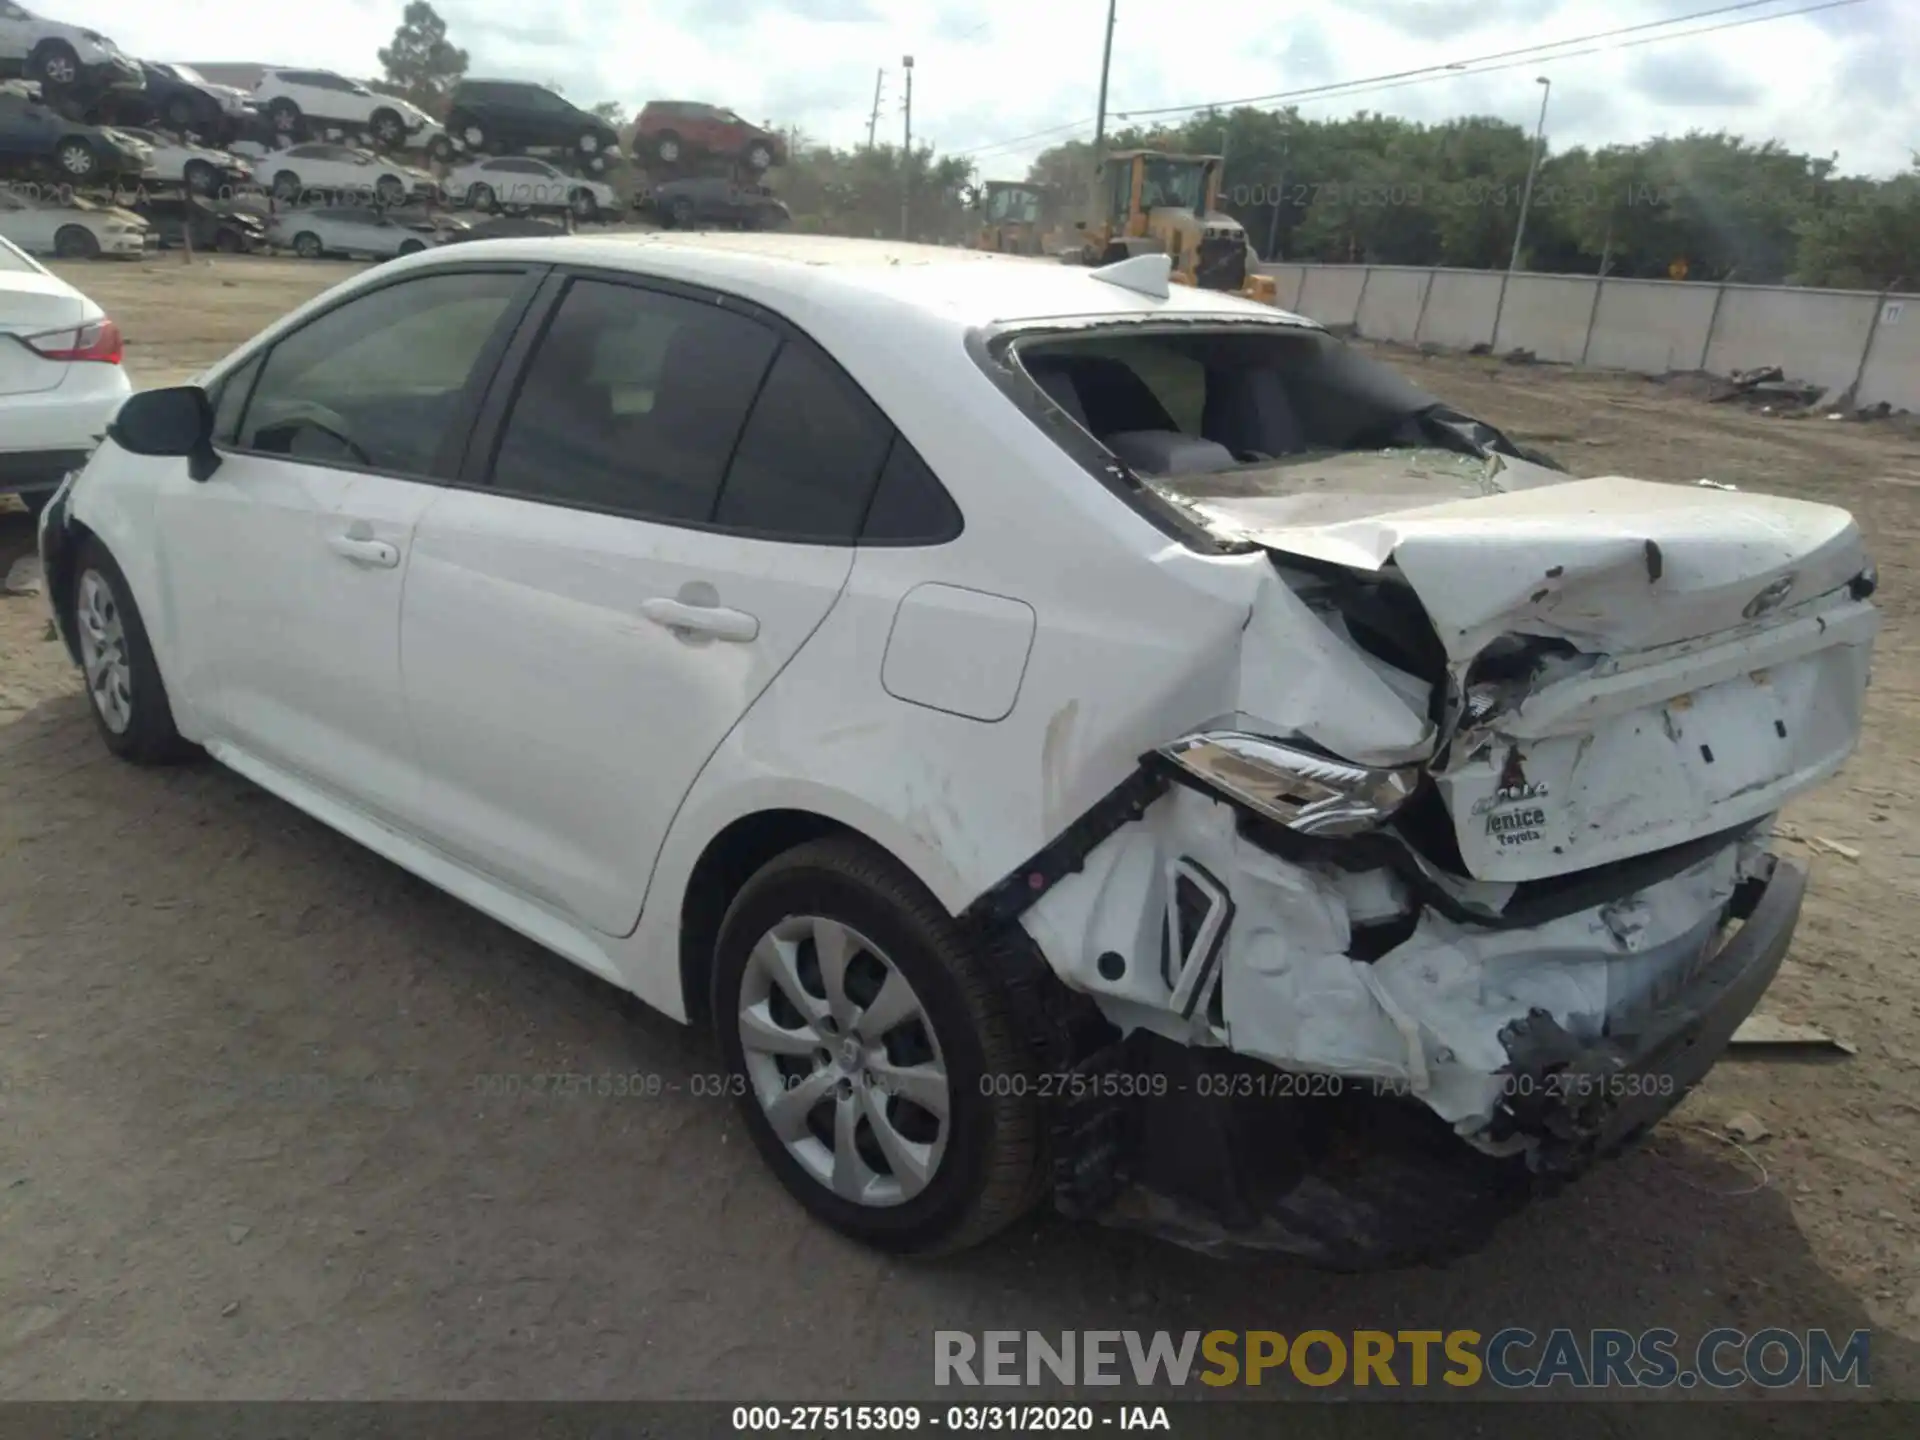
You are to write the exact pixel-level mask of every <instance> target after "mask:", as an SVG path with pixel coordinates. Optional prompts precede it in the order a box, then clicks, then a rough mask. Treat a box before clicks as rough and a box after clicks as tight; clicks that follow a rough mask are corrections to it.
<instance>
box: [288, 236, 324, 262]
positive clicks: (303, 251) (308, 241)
mask: <svg viewBox="0 0 1920 1440" xmlns="http://www.w3.org/2000/svg"><path fill="white" fill-rule="evenodd" d="M325 248H326V247H324V246H323V245H321V243H320V237H319V236H318V235H316V234H314V233H313V232H312V231H311V230H302V231H301V232H300V233H299V234H298V235H296V236H294V237H293V253H294V254H296V255H298V256H299V257H300V258H301V259H302V260H318V259H319V258H320V256H321V255H322V254H323V253H324V251H325Z"/></svg>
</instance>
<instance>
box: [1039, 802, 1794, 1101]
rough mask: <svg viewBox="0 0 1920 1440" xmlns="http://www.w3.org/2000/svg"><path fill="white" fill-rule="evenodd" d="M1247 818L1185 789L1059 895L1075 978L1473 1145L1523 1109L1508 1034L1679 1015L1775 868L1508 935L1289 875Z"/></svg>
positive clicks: (1353, 879)
mask: <svg viewBox="0 0 1920 1440" xmlns="http://www.w3.org/2000/svg"><path fill="white" fill-rule="evenodd" d="M1236 817H1237V812H1236V809H1235V807H1234V806H1232V805H1229V804H1227V803H1225V802H1224V801H1219V800H1214V799H1210V798H1208V797H1207V796H1205V795H1202V794H1199V793H1197V792H1194V791H1190V790H1185V789H1176V790H1175V791H1174V792H1173V793H1171V794H1169V795H1168V796H1166V797H1165V798H1164V799H1162V800H1160V801H1158V802H1156V803H1155V804H1154V805H1153V806H1152V807H1151V808H1150V809H1149V810H1148V812H1147V813H1146V814H1145V815H1144V816H1143V817H1142V818H1141V819H1140V820H1139V821H1137V822H1135V823H1133V824H1131V825H1128V826H1125V827H1123V828H1122V829H1121V831H1119V832H1118V833H1116V834H1115V835H1114V836H1113V838H1112V839H1111V840H1110V841H1109V842H1108V843H1106V844H1105V845H1102V846H1101V847H1099V848H1098V849H1096V851H1095V852H1094V853H1093V854H1092V855H1090V856H1089V857H1088V859H1087V863H1086V866H1085V868H1084V869H1083V871H1082V872H1081V873H1079V874H1077V875H1074V876H1072V877H1070V878H1068V879H1066V880H1064V881H1062V882H1061V883H1060V884H1058V885H1057V886H1055V887H1054V888H1053V890H1052V891H1051V893H1050V894H1048V895H1047V896H1046V897H1045V898H1044V899H1042V900H1041V901H1040V902H1039V903H1038V904H1036V905H1035V906H1034V908H1033V913H1032V919H1033V920H1034V922H1035V923H1036V924H1037V925H1039V926H1041V927H1043V928H1044V930H1045V931H1046V932H1048V934H1050V935H1051V937H1053V938H1054V940H1055V941H1056V944H1057V945H1058V947H1059V948H1057V949H1055V950H1053V951H1052V953H1053V954H1054V955H1055V956H1056V957H1058V958H1057V960H1056V966H1057V968H1060V969H1061V970H1062V978H1063V979H1065V980H1066V981H1067V983H1068V984H1069V985H1071V986H1072V987H1073V988H1075V989H1079V990H1083V991H1085V992H1087V993H1089V994H1091V995H1092V996H1093V997H1094V998H1095V999H1096V1001H1098V1002H1099V1004H1100V1006H1101V1008H1102V1010H1103V1011H1105V1013H1106V1014H1107V1016H1108V1018H1109V1019H1110V1020H1112V1021H1113V1022H1114V1023H1115V1024H1116V1025H1117V1026H1119V1027H1120V1028H1121V1029H1122V1030H1123V1031H1131V1030H1134V1029H1139V1028H1144V1029H1148V1030H1151V1031H1154V1032H1155V1033H1158V1034H1161V1035H1164V1036H1167V1037H1168V1038H1170V1039H1175V1040H1179V1041H1182V1042H1185V1043H1190V1044H1201V1045H1222V1046H1225V1047H1227V1048H1230V1049H1232V1050H1234V1051H1236V1052H1238V1053H1239V1054H1241V1055H1243V1056H1247V1057H1249V1058H1253V1059H1257V1060H1262V1061H1265V1062H1267V1063H1269V1064H1272V1065H1274V1066H1277V1067H1279V1068H1281V1069H1284V1070H1289V1071H1313V1072H1321V1073H1326V1074H1333V1075H1340V1076H1345V1077H1349V1078H1353V1079H1362V1080H1367V1081H1374V1082H1378V1083H1379V1084H1380V1085H1382V1086H1384V1087H1387V1088H1390V1089H1393V1090H1396V1091H1400V1092H1403V1093H1405V1094H1408V1095H1411V1096H1414V1097H1416V1098H1418V1099H1419V1100H1420V1101H1421V1102H1422V1103H1424V1104H1425V1105H1427V1106H1428V1107H1429V1108H1430V1109H1432V1110H1433V1111H1434V1112H1435V1113H1436V1114H1438V1115H1439V1116H1441V1117H1442V1118H1443V1119H1445V1120H1447V1121H1448V1122H1449V1123H1451V1124H1454V1125H1456V1126H1458V1127H1459V1128H1460V1129H1461V1131H1462V1133H1463V1134H1467V1135H1469V1136H1472V1135H1475V1134H1478V1133H1479V1132H1481V1131H1484V1129H1485V1128H1486V1126H1487V1125H1488V1124H1489V1123H1490V1121H1491V1120H1492V1118H1493V1116H1494V1113H1495V1110H1496V1107H1497V1104H1498V1102H1499V1100H1500V1098H1501V1095H1502V1093H1503V1086H1504V1084H1505V1081H1504V1079H1503V1073H1504V1072H1505V1070H1506V1067H1507V1066H1508V1064H1509V1060H1510V1057H1509V1055H1508V1052H1507V1049H1506V1047H1505V1045H1504V1043H1503V1041H1502V1034H1503V1031H1504V1030H1505V1029H1506V1027H1507V1026H1508V1025H1510V1024H1511V1023H1512V1022H1514V1021H1516V1020H1520V1019H1523V1018H1525V1017H1527V1016H1529V1015H1531V1014H1535V1013H1542V1014H1545V1015H1548V1016H1550V1017H1552V1019H1553V1021H1554V1022H1555V1023H1556V1024H1557V1025H1559V1026H1560V1027H1561V1028H1562V1029H1564V1031H1565V1032H1566V1033H1567V1034H1568V1035H1570V1036H1573V1037H1576V1038H1577V1039H1580V1040H1583V1041H1584V1040H1593V1039H1597V1038H1599V1037H1600V1036H1602V1035H1603V1034H1604V1033H1605V1032H1606V1031H1607V1030H1608V1028H1609V1027H1610V1026H1614V1025H1617V1024H1620V1023H1623V1022H1625V1021H1626V1020H1628V1019H1630V1018H1631V1017H1632V1016H1634V1015H1635V1014H1637V1013H1639V1012H1641V1011H1643V1010H1646V1009H1648V1008H1650V1007H1652V1006H1656V1005H1658V1004H1659V1003H1661V1002H1663V1001H1664V1000H1666V999H1667V998H1669V997H1670V996H1671V995H1672V994H1673V993H1674V992H1675V991H1676V990H1678V989H1679V988H1681V987H1682V986H1684V984H1685V983H1686V982H1687V980H1688V979H1689V978H1690V977H1691V975H1692V974H1693V971H1694V969H1695V967H1696V965H1697V964H1698V963H1699V961H1700V960H1701V958H1702V957H1703V956H1704V955H1705V954H1706V953H1707V951H1708V949H1709V947H1710V945H1711V943H1712V941H1713V940H1714V937H1715V936H1716V935H1717V934H1718V932H1719V930H1720V928H1721V926H1722V924H1723V922H1724V920H1725V917H1726V914H1727V907H1728V905H1729V903H1730V902H1731V900H1732V897H1733V895H1734V892H1735V889H1736V887H1737V885H1738V884H1739V882H1740V880H1741V877H1742V875H1743V873H1745V871H1744V869H1743V867H1750V866H1751V864H1752V863H1753V861H1752V855H1753V853H1757V846H1756V845H1755V844H1754V842H1751V841H1743V842H1737V843H1731V844H1726V845H1723V846H1721V847H1720V848H1719V849H1718V850H1716V851H1714V852H1712V853H1710V854H1707V855H1705V856H1703V857H1700V858H1698V859H1696V860H1695V861H1694V862H1693V863H1691V864H1690V865H1689V866H1688V867H1687V868H1686V869H1684V870H1681V871H1680V872H1679V873H1677V874H1672V875H1668V876H1666V877H1664V878H1662V879H1660V880H1659V881H1657V882H1656V883H1653V884H1650V885H1647V886H1645V887H1644V888H1641V889H1637V890H1632V891H1627V892H1624V893H1619V894H1614V895H1610V896H1607V897H1605V898H1604V899H1602V900H1599V901H1597V902H1596V903H1593V904H1591V905H1590V906H1588V907H1587V908H1584V909H1582V910H1579V911H1576V912H1573V913H1570V914H1565V915H1561V916H1558V917H1557V918H1554V919H1551V920H1548V921H1546V922H1544V923H1541V924H1538V925H1535V926H1530V927H1526V928H1513V929H1503V930H1493V929H1487V928H1483V927H1479V926H1473V925H1468V924H1463V923H1461V922H1459V921H1456V920H1451V919H1448V918H1446V917H1445V916H1443V915H1439V914H1436V913H1434V912H1433V911H1432V910H1430V909H1424V908H1421V907H1418V906H1417V903H1416V902H1415V900H1414V899H1413V897H1412V896H1411V895H1410V894H1409V893H1408V891H1407V889H1406V888H1405V887H1404V886H1403V885H1402V884H1401V883H1400V882H1399V881H1398V880H1397V878H1396V877H1395V876H1393V875H1391V874H1389V873H1386V872H1384V871H1359V872H1348V871H1343V870H1342V869H1340V868H1339V867H1335V866H1331V865H1315V864H1301V863H1295V862H1292V861H1289V860H1284V859H1282V858H1280V857H1279V856H1277V855H1274V854H1272V853H1270V852H1269V851H1267V850H1266V849H1264V848H1262V847H1261V846H1260V845H1258V844H1256V843H1254V842H1253V841H1252V840H1250V839H1248V838H1247V837H1246V835H1245V834H1243V833H1242V826H1241V825H1240V824H1239V823H1238V820H1237V818H1236ZM1183 864H1188V865H1192V866H1195V867H1198V868H1199V870H1200V871H1202V872H1203V873H1204V874H1205V875H1206V876H1207V877H1209V878H1210V879H1212V880H1215V881H1216V882H1217V883H1218V884H1219V886H1220V887H1221V888H1222V889H1223V890H1224V892H1225V893H1226V895H1227V896H1228V897H1229V898H1230V900H1231V923H1230V924H1229V925H1228V926H1226V929H1225V935H1224V940H1223V941H1222V942H1221V943H1220V947H1219V951H1218V957H1217V969H1218V975H1219V981H1218V984H1219V1000H1218V1004H1217V1005H1214V1006H1211V1007H1206V1008H1203V1009H1201V1010H1199V1011H1197V1012H1196V1010H1195V1009H1194V1007H1192V1006H1189V1005H1186V1004H1184V1003H1182V1000H1183V999H1185V998H1191V992H1190V991H1189V992H1187V994H1186V995H1185V996H1181V994H1180V982H1181V978H1182V977H1181V975H1180V974H1179V972H1178V969H1177V967H1174V966H1172V965H1170V963H1169V961H1168V959H1167V957H1169V956H1172V957H1176V958H1177V957H1178V956H1179V955H1180V954H1181V950H1180V947H1179V945H1178V943H1177V940H1176V939H1170V937H1177V934H1178V927H1177V925H1176V923H1175V921H1174V920H1173V919H1172V918H1170V917H1171V916H1172V914H1173V911H1174V908H1175V907H1174V900H1175V893H1174V885H1173V882H1174V879H1175V878H1176V877H1177V876H1178V874H1179V867H1180V866H1181V865H1183ZM1401 918H1406V919H1411V920H1412V921H1413V923H1412V927H1411V930H1410V933H1408V934H1407V935H1406V936H1405V938H1403V939H1401V940H1399V941H1398V943H1395V944H1393V945H1392V946H1391V947H1390V948H1387V949H1386V950H1385V951H1384V953H1382V954H1380V955H1378V956H1377V957H1376V958H1372V959H1360V958H1355V955H1354V953H1353V952H1354V950H1355V939H1356V932H1357V931H1358V930H1360V929H1363V928H1365V927H1367V926H1377V925H1380V924H1383V923H1390V922H1392V921H1394V920H1396V919H1401ZM1209 1009H1210V1010H1211V1014H1209V1013H1208V1011H1209Z"/></svg>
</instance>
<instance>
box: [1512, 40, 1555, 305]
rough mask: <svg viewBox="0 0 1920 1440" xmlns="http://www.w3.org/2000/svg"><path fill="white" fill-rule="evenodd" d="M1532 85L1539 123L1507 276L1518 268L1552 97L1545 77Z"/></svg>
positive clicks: (1536, 78) (1534, 132)
mask: <svg viewBox="0 0 1920 1440" xmlns="http://www.w3.org/2000/svg"><path fill="white" fill-rule="evenodd" d="M1533 83H1534V84H1536V85H1538V86H1540V121H1539V123H1538V124H1537V125H1535V126H1534V127H1533V158H1532V159H1530V160H1529V161H1528V162H1527V185H1526V188H1525V189H1524V190H1522V191H1521V192H1520V223H1519V224H1518V225H1516V226H1514V227H1513V259H1511V260H1510V261H1508V262H1507V273H1508V274H1509V275H1511V274H1513V272H1514V271H1516V270H1518V269H1519V268H1520V242H1521V241H1522V240H1523V239H1525V238H1526V234H1527V206H1528V205H1529V204H1531V203H1532V201H1533V177H1534V174H1535V173H1536V172H1537V171H1538V170H1539V169H1540V146H1541V142H1542V139H1543V137H1544V136H1545V135H1546V131H1547V101H1548V100H1549V99H1551V98H1552V96H1553V82H1552V81H1551V80H1549V79H1548V78H1547V77H1546V76H1544V75H1536V76H1534V77H1533Z"/></svg>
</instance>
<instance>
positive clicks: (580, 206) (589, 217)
mask: <svg viewBox="0 0 1920 1440" xmlns="http://www.w3.org/2000/svg"><path fill="white" fill-rule="evenodd" d="M571 203H572V209H573V218H574V219H576V220H583V221H585V222H587V223H588V224H592V223H593V222H594V221H595V220H598V219H599V218H600V202H599V201H598V200H596V199H595V198H594V196H593V192H592V191H591V190H576V191H574V192H573V197H572V202H571Z"/></svg>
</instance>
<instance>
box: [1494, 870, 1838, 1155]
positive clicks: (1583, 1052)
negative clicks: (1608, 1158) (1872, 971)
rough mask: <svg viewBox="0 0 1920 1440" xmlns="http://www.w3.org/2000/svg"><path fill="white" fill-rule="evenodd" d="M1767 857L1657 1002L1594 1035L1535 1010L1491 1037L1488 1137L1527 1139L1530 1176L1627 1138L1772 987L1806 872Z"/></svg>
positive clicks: (1686, 1084)
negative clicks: (1503, 1088) (1728, 931)
mask: <svg viewBox="0 0 1920 1440" xmlns="http://www.w3.org/2000/svg"><path fill="white" fill-rule="evenodd" d="M1765 861H1766V863H1765V865H1764V867H1763V868H1764V870H1765V872H1766V873H1765V874H1756V875H1753V876H1751V877H1749V878H1748V879H1746V880H1743V881H1742V882H1741V884H1740V886H1739V887H1738V888H1737V889H1736V890H1735V892H1734V897H1733V902H1732V906H1731V913H1730V918H1731V919H1734V920H1738V921H1739V922H1740V928H1739V930H1738V931H1737V932H1735V933H1734V934H1733V936H1732V937H1731V938H1730V939H1728V940H1727V941H1726V943H1725V944H1724V945H1721V946H1720V947H1719V949H1718V950H1717V951H1716V952H1714V953H1713V954H1712V956H1711V957H1710V958H1709V959H1708V960H1707V961H1706V962H1705V963H1704V964H1703V965H1701V967H1700V968H1699V970H1698V971H1697V972H1696V973H1695V974H1694V976H1693V978H1692V979H1691V980H1690V981H1689V982H1688V983H1687V984H1686V985H1685V987H1684V988H1683V989H1681V990H1680V991H1679V992H1678V993H1677V994H1675V995H1674V996H1672V997H1671V998H1670V999H1668V1000H1667V1001H1666V1002H1665V1003H1664V1004H1661V1005H1659V1006H1657V1007H1655V1008H1654V1009H1652V1010H1651V1011H1650V1012H1648V1013H1647V1014H1645V1015H1643V1016H1641V1017H1639V1018H1638V1019H1637V1020H1636V1021H1631V1022H1628V1023H1627V1024H1625V1025H1621V1026H1615V1027H1612V1028H1611V1033H1609V1034H1608V1035H1606V1036H1605V1037H1604V1038H1602V1039H1599V1040H1595V1041H1592V1042H1582V1041H1580V1040H1577V1039H1576V1038H1575V1037H1573V1036H1572V1035H1570V1034H1568V1033H1567V1031H1566V1030H1565V1029H1564V1028H1562V1027H1561V1025H1560V1024H1559V1023H1558V1022H1557V1021H1556V1020H1554V1018H1553V1017H1552V1016H1551V1015H1547V1014H1545V1013H1544V1012H1538V1011H1536V1012H1534V1013H1533V1014H1530V1015H1528V1016H1527V1017H1526V1018H1524V1019H1522V1020H1516V1021H1514V1022H1513V1023H1511V1024H1509V1025H1508V1026H1507V1027H1506V1029H1505V1030H1503V1031H1502V1032H1501V1036H1500V1039H1501V1043H1502V1044H1504V1045H1505V1046H1506V1049H1507V1053H1508V1054H1509V1055H1510V1056H1511V1057H1512V1063H1511V1064H1510V1066H1509V1067H1508V1070H1507V1072H1506V1073H1507V1093H1506V1095H1505V1096H1504V1097H1503V1099H1502V1100H1501V1104H1500V1109H1499V1111H1498V1112H1497V1113H1496V1114H1495V1116H1494V1119H1493V1123H1492V1125H1491V1126H1490V1127H1489V1134H1490V1136H1491V1137H1492V1138H1494V1139H1507V1138H1510V1137H1520V1138H1522V1139H1525V1140H1528V1141H1531V1142H1532V1144H1531V1147H1530V1148H1529V1150H1528V1158H1529V1163H1530V1165H1531V1166H1532V1168H1533V1169H1534V1170H1536V1171H1538V1172H1541V1173H1547V1174H1552V1173H1563V1174H1564V1173H1573V1172H1577V1171H1578V1170H1580V1169H1581V1168H1583V1166H1584V1165H1585V1163H1586V1162H1587V1161H1588V1160H1589V1159H1590V1158H1592V1157H1594V1156H1596V1155H1604V1154H1607V1153H1609V1152H1611V1151H1613V1150H1617V1149H1619V1148H1620V1147H1621V1146H1623V1145H1625V1144H1627V1143H1629V1142H1631V1141H1632V1140H1634V1139H1636V1138H1637V1137H1638V1136H1640V1135H1641V1134H1642V1133H1644V1132H1645V1131H1646V1130H1647V1129H1649V1128H1650V1127H1651V1126H1652V1125H1654V1124H1655V1123H1656V1122H1657V1121H1658V1120H1659V1119H1660V1118H1661V1117H1662V1116H1664V1115H1665V1114H1666V1113H1667V1112H1668V1111H1670V1110H1671V1109H1673V1107H1674V1106H1675V1105H1677V1104H1678V1103H1679V1102H1680V1100H1681V1098H1682V1097H1683V1096H1685V1095H1686V1093H1687V1092H1688V1091H1689V1090H1691V1089H1692V1088H1693V1087H1694V1086H1695V1085H1696V1084H1698V1083H1699V1081H1700V1080H1701V1079H1702V1077H1704V1076H1705V1075H1706V1073H1707V1071H1708V1070H1710V1069H1712V1068H1713V1065H1714V1062H1715V1061H1717V1060H1718V1059H1719V1058H1720V1055H1721V1053H1722V1052H1723V1051H1725V1050H1726V1048H1727V1042H1728V1041H1729V1040H1730V1039H1732V1037H1733V1032H1734V1031H1735V1030H1736V1029H1738V1028H1739V1026H1740V1022H1741V1021H1743V1020H1745V1019H1746V1018H1747V1016H1748V1015H1750V1014H1751V1013H1752V1012H1753V1008H1754V1006H1756V1005H1757V1004H1759V1002H1760V997H1761V996H1762V995H1763V994H1765V993H1766V989H1767V987H1768V986H1769V985H1771V984H1772V983H1773V977H1774V976H1775V975H1776V974H1778V973H1779V970H1780V962H1781V961H1782V960H1783V959H1784V958H1785V957H1786V953H1787V948H1788V946H1789V945H1791V944H1792V942H1793V932H1794V929H1795V927H1796V926H1797V925H1798V924H1799V921H1800V906H1801V903H1802V902H1803V900H1804V899H1805V897H1806V893H1807V872H1806V870H1805V869H1804V868H1803V867H1801V866H1799V865H1796V864H1794V863H1793V862H1792V861H1790V860H1783V859H1781V858H1779V857H1778V856H1773V855H1769V856H1767V857H1765Z"/></svg>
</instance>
